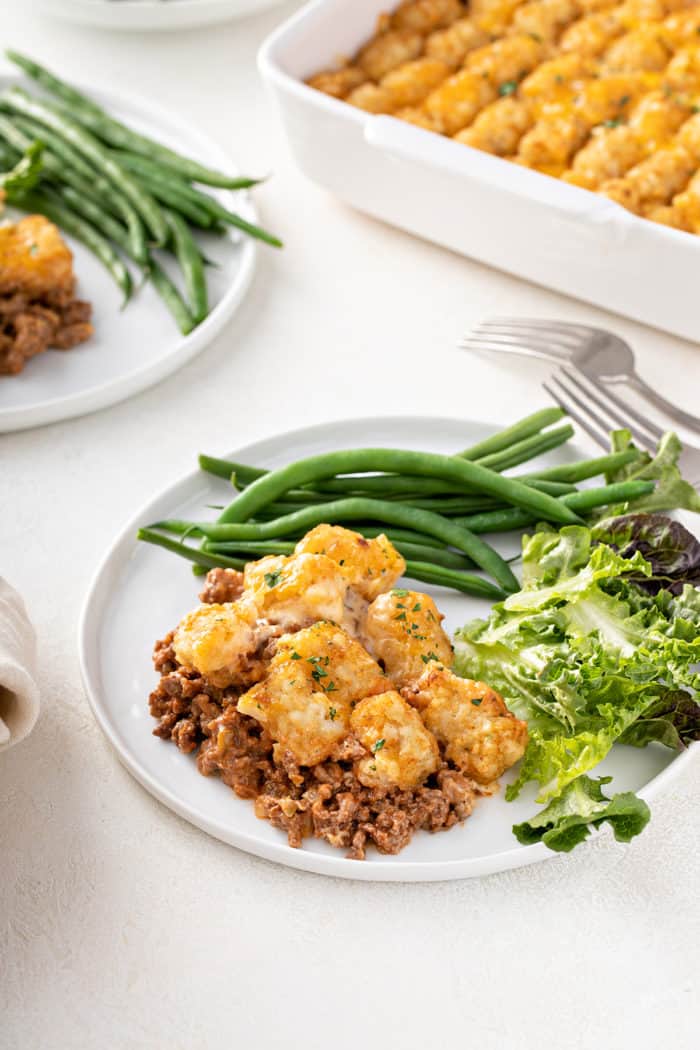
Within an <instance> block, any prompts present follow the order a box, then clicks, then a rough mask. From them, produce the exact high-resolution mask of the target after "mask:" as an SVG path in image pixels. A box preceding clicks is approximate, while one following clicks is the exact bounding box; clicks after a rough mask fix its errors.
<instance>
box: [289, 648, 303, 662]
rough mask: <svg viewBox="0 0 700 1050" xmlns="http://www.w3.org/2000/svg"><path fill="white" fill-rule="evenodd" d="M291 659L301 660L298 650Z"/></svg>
mask: <svg viewBox="0 0 700 1050" xmlns="http://www.w3.org/2000/svg"><path fill="white" fill-rule="evenodd" d="M291 659H292V660H301V657H300V656H299V653H298V652H297V651H296V649H295V650H294V652H293V653H292V656H291Z"/></svg>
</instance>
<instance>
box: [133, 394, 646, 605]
mask: <svg viewBox="0 0 700 1050" xmlns="http://www.w3.org/2000/svg"><path fill="white" fill-rule="evenodd" d="M563 416H564V412H563V411H562V410H561V409H559V408H546V409H542V410H541V411H539V412H535V413H533V414H532V415H530V416H527V417H526V418H525V419H522V420H520V421H519V422H518V423H516V424H514V425H513V426H511V427H508V428H506V429H505V430H501V431H499V432H498V433H496V434H494V435H493V436H492V437H489V438H487V439H486V440H484V441H481V442H479V443H478V444H477V445H474V446H472V447H471V448H468V449H464V450H463V451H462V452H459V453H457V454H456V455H452V456H443V455H436V454H434V453H431V452H410V451H406V450H405V449H386V448H365V449H350V450H347V451H341V452H327V453H323V454H322V455H318V456H311V457H309V458H308V459H302V460H297V461H296V462H294V463H290V464H289V465H288V466H286V467H282V468H280V469H278V470H273V471H266V470H262V469H261V468H258V467H252V466H249V465H247V464H244V463H235V462H233V461H231V460H224V459H217V458H215V457H213V456H206V455H201V456H200V457H199V465H200V467H201V469H202V470H204V471H206V472H207V473H209V474H213V475H215V476H216V477H220V478H224V479H225V480H227V481H230V482H231V484H232V485H233V487H234V488H235V489H236V490H237V493H238V494H237V495H236V497H235V498H234V499H233V500H232V501H231V502H230V503H229V504H228V505H227V506H226V507H222V508H219V509H220V510H221V513H220V514H219V517H218V518H217V520H216V521H212V522H205V521H183V520H180V519H168V520H164V521H159V522H156V523H155V524H154V525H151V526H149V527H148V528H143V529H140V530H139V533H138V538H139V539H141V540H144V541H145V542H147V543H153V544H156V545H157V546H160V547H164V548H165V549H166V550H169V551H172V552H173V553H174V554H178V555H180V556H181V557H183V558H186V559H188V560H189V561H191V562H193V565H194V571H195V572H205V571H206V570H207V569H210V568H214V567H216V566H220V567H224V568H233V569H243V568H244V567H245V565H246V563H247V562H248V561H251V560H254V559H256V558H260V557H263V556H265V555H267V554H291V553H292V552H293V550H294V544H295V542H296V541H297V540H298V539H299V538H300V537H301V536H303V535H304V534H305V533H306V532H307V531H308V530H309V529H311V528H313V527H314V526H316V525H320V524H324V523H326V524H331V525H333V524H343V525H344V524H350V523H351V524H352V528H354V529H355V530H356V531H357V532H360V533H361V534H362V535H363V536H366V537H367V538H372V537H374V536H377V535H379V533H381V532H383V533H385V534H386V536H387V537H388V538H389V539H390V540H391V542H392V543H393V544H394V546H395V547H396V548H397V550H398V551H399V552H400V553H401V554H402V555H403V557H404V558H405V559H406V576H408V577H409V578H411V579H414V580H420V581H422V582H423V583H432V584H436V585H440V586H444V587H451V588H453V589H454V590H457V591H461V592H462V593H465V594H472V595H475V596H477V597H480V598H488V599H490V600H496V601H497V600H500V599H502V598H504V597H505V596H506V594H508V593H510V592H513V591H516V590H518V589H519V587H520V584H519V582H518V580H517V578H516V577H515V575H514V574H513V571H512V569H511V567H510V565H509V564H508V562H507V561H506V560H505V559H504V558H502V557H501V555H500V554H499V553H498V552H497V551H496V550H495V549H494V548H493V547H492V546H491V545H490V544H489V543H487V542H486V541H485V540H483V539H482V538H481V535H480V534H482V533H488V532H494V533H495V532H505V531H510V530H512V529H522V528H526V527H528V526H531V525H534V524H536V523H537V522H539V521H543V522H548V523H550V524H575V523H581V520H582V519H581V517H580V516H579V515H581V514H586V513H587V512H590V511H592V510H593V509H595V508H598V507H604V506H608V505H609V504H613V503H618V502H622V501H626V500H631V499H636V498H637V497H639V496H643V495H647V494H648V493H649V492H651V491H652V490H653V488H654V482H653V481H625V482H618V483H616V484H612V485H602V486H599V487H597V488H587V489H582V490H580V491H579V490H578V489H577V487H576V485H577V484H578V482H581V481H585V480H588V479H590V478H595V477H598V476H600V475H603V474H605V473H608V472H612V471H615V470H618V469H619V468H620V467H621V466H623V465H624V464H626V463H629V462H631V461H632V459H634V458H636V456H637V452H636V451H635V450H634V449H632V450H629V451H624V452H615V453H611V454H610V455H607V456H599V457H597V458H596V459H587V460H579V461H578V462H575V463H570V464H569V463H567V464H562V465H561V466H558V467H552V468H549V469H544V470H539V471H535V472H534V473H526V474H519V475H517V476H515V477H505V476H504V475H503V474H502V473H501V471H503V470H505V469H508V468H510V467H514V466H518V465H519V464H521V463H524V462H528V461H529V460H530V459H534V458H535V457H536V456H539V455H541V454H542V453H543V452H546V451H549V450H550V449H553V448H556V447H557V446H559V445H563V444H564V443H565V442H566V441H568V440H569V438H570V437H571V436H572V434H573V429H572V427H571V426H570V425H569V424H568V423H567V424H564V425H563V426H560V427H554V426H553V424H555V423H558V422H559V421H560V420H561V419H562V417H563ZM548 428H549V429H548ZM173 537H176V538H173ZM189 538H196V539H198V540H199V545H198V546H194V545H192V544H189V543H187V542H186V541H187V540H188V539H189ZM474 569H478V570H481V572H483V573H485V576H480V575H477V573H476V572H474V571H472V570H474Z"/></svg>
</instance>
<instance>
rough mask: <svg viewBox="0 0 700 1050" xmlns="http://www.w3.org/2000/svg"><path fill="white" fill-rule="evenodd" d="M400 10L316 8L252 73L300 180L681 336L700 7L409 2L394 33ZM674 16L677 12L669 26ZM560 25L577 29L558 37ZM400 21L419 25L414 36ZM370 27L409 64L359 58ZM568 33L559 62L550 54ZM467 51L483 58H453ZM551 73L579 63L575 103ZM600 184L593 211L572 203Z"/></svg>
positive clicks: (689, 320) (285, 31)
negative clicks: (273, 104)
mask: <svg viewBox="0 0 700 1050" xmlns="http://www.w3.org/2000/svg"><path fill="white" fill-rule="evenodd" d="M664 3H665V6H664ZM635 4H636V5H637V6H636V7H635V6H634V5H635ZM645 4H646V7H644V5H645ZM654 5H656V8H658V10H659V14H660V15H663V17H659V19H658V20H657V21H658V25H657V26H655V25H654V23H653V19H652V18H651V17H648V18H644V17H643V15H644V14H647V15H651V14H653V10H655V9H656V8H655V7H654ZM396 7H397V5H394V15H393V16H392V15H390V16H389V18H392V19H393V21H389V20H388V19H386V16H384V11H385V8H386V0H352V2H350V0H315V2H313V3H310V4H308V5H307V6H306V7H304V8H303V9H302V10H301V11H300V12H299V13H298V14H297V15H296V16H294V17H293V18H291V19H290V20H289V21H288V22H287V23H285V24H284V25H283V26H282V27H281V28H280V29H278V30H277V32H276V33H274V34H273V36H272V37H271V38H270V39H269V40H268V41H267V42H266V43H265V44H264V45H263V48H262V50H261V53H260V68H261V71H262V73H263V76H264V77H265V79H266V80H267V81H268V82H269V83H270V85H271V86H272V88H273V91H274V93H275V96H276V98H277V101H278V103H279V105H280V108H281V111H282V116H283V119H284V122H285V125H286V128H287V132H288V135H289V139H290V142H291V145H292V149H293V152H294V154H295V156H296V159H297V161H298V162H299V164H300V166H301V167H302V169H303V170H304V171H305V172H306V173H307V174H308V175H309V176H310V177H312V178H313V179H315V180H316V181H317V182H319V183H321V184H323V185H325V186H327V187H328V188H330V189H331V190H333V191H334V192H336V193H338V195H340V196H342V197H343V198H344V199H346V200H347V201H349V202H350V203H352V204H354V205H355V206H357V207H359V208H361V209H363V210H365V211H367V212H369V213H371V214H373V215H375V216H377V217H379V218H383V219H385V220H387V221H389V222H391V223H394V224H395V225H398V226H400V227H402V228H404V229H406V230H409V231H411V232H414V233H417V234H419V235H420V236H423V237H426V238H428V239H430V240H433V241H436V242H437V243H439V244H443V245H445V246H447V247H449V248H452V249H453V250H456V251H458V252H461V253H462V254H465V255H469V256H472V257H474V258H476V259H480V260H482V261H484V262H486V263H488V264H490V265H493V266H496V267H499V268H501V269H504V270H507V271H508V272H510V273H514V274H516V275H518V276H521V277H524V278H527V279H530V280H533V281H536V282H538V283H540V284H543V285H545V286H548V287H550V288H553V289H555V290H558V291H562V292H565V293H567V294H569V295H574V296H576V297H578V298H581V299H584V300H587V301H589V302H592V303H595V304H597V305H600V306H603V307H606V308H608V309H611V310H614V311H617V312H619V313H621V314H624V315H626V316H629V317H632V318H633V319H635V320H639V321H642V322H644V323H647V324H651V325H655V326H657V327H660V328H664V329H666V330H668V331H671V332H674V333H676V334H678V335H681V336H685V337H687V338H690V339H697V338H698V337H699V336H700V319H698V317H697V314H696V311H695V309H694V303H693V291H692V289H694V286H695V268H696V267H697V265H698V262H699V261H700V242H699V241H698V240H697V238H696V237H695V236H694V235H689V233H688V232H685V230H690V229H692V228H693V225H692V224H693V222H694V221H695V217H694V215H695V213H694V211H693V207H694V189H693V183H692V179H693V175H694V174H695V169H696V167H697V163H696V160H697V161H700V150H698V153H697V158H696V157H695V153H694V150H695V145H694V142H695V140H694V137H693V135H692V134H690V133H689V131H692V130H693V129H695V128H696V125H697V130H698V132H699V135H698V139H699V141H700V114H696V112H695V107H696V95H697V96H698V97H699V99H700V33H698V32H697V28H698V26H700V6H698V5H697V4H695V5H688V4H687V3H686V4H683V0H627V3H626V4H614V3H609V4H608V5H607V7H606V6H605V0H539V2H537V0H535V2H530V3H518V2H517V0H499V3H498V7H496V5H495V4H494V2H493V0H475V2H474V10H473V11H472V14H471V15H469V14H468V13H467V14H465V5H464V4H461V3H459V2H458V0H454V2H453V0H423V2H419V3H418V4H415V3H414V4H412V5H410V7H409V5H406V4H404V5H400V7H399V8H398V18H397V15H396ZM671 7H676V8H678V10H677V11H676V12H671V15H670V17H669V10H670V8H671ZM486 8H488V9H489V12H490V14H489V16H488V17H490V18H491V22H490V25H489V29H488V34H487V35H488V37H489V38H495V39H489V42H488V43H486V44H484V43H483V42H482V40H481V38H480V37H479V35H478V33H477V35H476V36H475V35H474V27H475V26H476V27H477V29H478V28H479V27H478V26H477V22H476V15H475V12H477V11H478V10H479V9H481V10H482V13H483V12H484V11H485V10H486ZM595 8H599V9H600V10H598V11H596V10H592V13H591V14H590V15H588V16H586V15H585V10H586V9H595ZM686 9H687V10H686ZM441 11H442V14H440V12H441ZM582 11H583V12H584V15H583V17H581V14H580V13H581V12H582ZM436 12H437V19H436V20H435V24H434V25H431V24H430V15H431V13H432V14H433V15H434V14H435V13H436ZM543 12H544V14H547V18H545V17H544V14H543ZM565 12H569V15H571V14H572V13H573V14H576V12H579V17H578V18H570V24H566V25H565V26H564V27H562V24H561V23H562V21H563V20H564V21H565V18H566V14H565ZM416 14H417V15H418V16H419V17H420V16H426V17H427V21H426V22H425V23H424V24H423V25H420V24H416V23H415V21H414V23H413V25H412V24H411V18H412V17H413V16H414V15H416ZM380 16H384V18H385V20H384V21H383V22H380V23H379V26H380V29H383V30H384V31H385V32H386V31H387V30H389V31H390V32H393V31H395V30H400V33H397V34H396V35H395V36H394V38H393V40H394V43H395V44H396V45H399V44H404V45H408V51H404V52H402V51H401V48H400V47H398V48H395V49H394V53H393V55H392V54H391V50H392V49H391V48H387V47H386V44H387V40H386V37H383V38H382V37H381V36H380V37H379V38H378V39H375V41H374V43H372V44H370V46H369V47H368V46H367V44H368V41H370V40H371V38H372V36H373V34H374V33H375V32H376V30H377V25H378V19H379V18H380ZM536 16H537V17H536ZM484 17H485V16H484V15H483V14H482V24H488V19H487V22H486V23H484V22H483V18H484ZM516 17H517V18H519V19H520V23H521V25H522V26H523V27H524V26H527V28H526V29H524V32H522V33H520V32H516V31H515V29H514V28H513V26H512V25H511V28H510V29H508V25H510V24H511V23H512V22H513V19H514V18H516ZM406 18H408V22H406ZM497 18H500V19H501V22H502V23H504V24H503V25H499V23H498V21H497ZM674 18H675V19H676V21H675V23H674V21H673V19H674ZM494 19H496V20H494ZM547 19H549V21H548V20H547ZM557 19H558V20H559V21H558V22H557ZM595 19H597V21H595ZM693 19H695V21H693ZM610 20H612V22H611V21H610ZM695 22H697V23H698V25H697V26H696V25H695ZM458 23H461V26H458ZM613 24H614V25H615V27H619V26H622V29H619V28H614V29H613V28H611V26H612V25H613ZM650 25H651V28H650ZM469 26H471V28H469ZM548 26H549V28H548ZM577 26H578V28H577ZM552 27H554V28H552ZM596 27H597V29H596V32H598V36H599V37H604V36H605V32H607V33H608V38H607V43H606V44H604V45H603V44H601V43H600V41H599V42H598V44H595V45H594V44H593V43H592V42H591V40H592V38H591V39H589V36H590V34H591V33H592V32H593V30H594V29H595V28H596ZM627 27H629V28H627ZM693 27H695V28H693ZM458 29H461V33H460V32H457V30H458ZM657 30H658V31H657ZM548 33H549V34H550V38H551V39H550V41H549V43H548V44H546V43H545V42H546V39H547V34H548ZM567 33H568V34H569V36H568V38H567V39H568V40H569V41H570V42H571V41H573V43H572V44H571V45H570V47H569V50H568V52H567V51H565V50H561V49H562V47H563V43H562V41H563V38H564V36H565V35H566V34H567ZM470 34H471V39H472V40H479V44H480V46H479V47H474V48H471V49H468V50H467V51H466V52H465V53H464V54H460V51H459V49H460V47H461V46H463V45H464V40H465V39H467V38H469V37H470ZM455 40H456V43H455ZM525 40H527V41H528V43H527V44H526V43H525ZM518 41H519V43H518ZM587 41H588V42H587ZM696 42H697V43H696ZM529 45H531V47H530V46H529ZM574 45H575V46H574ZM440 47H441V48H442V51H440ZM361 48H362V49H363V51H360V49H361ZM557 48H559V50H560V51H561V53H559V52H558V51H557ZM596 48H597V51H596ZM358 52H360V53H359V55H358ZM410 54H412V55H413V57H408V56H409V55H410ZM349 56H356V57H355V59H352V58H350V57H349ZM470 56H471V57H470ZM528 56H529V57H528ZM549 56H551V57H549ZM664 59H666V61H665V64H664ZM552 61H555V62H557V61H558V62H560V63H561V62H562V61H563V62H564V72H565V69H566V63H568V65H569V67H570V69H571V68H573V66H574V65H576V64H578V65H579V67H580V72H579V74H578V77H579V79H578V81H576V84H575V86H574V89H573V90H572V89H571V85H570V83H566V82H565V76H564V72H563V71H561V70H560V71H559V72H558V73H557V72H556V70H554V71H553V70H552V67H551V65H550V66H549V68H547V64H548V63H551V62H552ZM392 63H396V64H395V65H392ZM470 63H471V64H470ZM674 63H675V65H674ZM608 65H609V66H610V70H608V68H607V67H608ZM659 65H661V66H662V68H661V69H654V68H651V67H653V66H659ZM632 66H634V67H635V68H634V69H632V68H631V67H632ZM538 67H539V69H538ZM696 68H697V70H698V72H697V86H695V85H696V82H695V80H694V77H695V76H696V74H695V72H694V70H695V69H696ZM543 69H544V74H542V70H543ZM319 71H322V72H323V71H326V72H325V73H324V74H323V75H322V76H320V77H319V76H318V74H319ZM338 71H341V72H340V73H338ZM343 71H344V72H343ZM438 74H439V75H438ZM538 76H540V88H541V87H542V83H543V80H542V77H543V76H544V81H545V82H546V87H545V89H544V93H543V95H542V96H541V98H540V99H539V100H538V99H536V98H534V96H535V94H536V93H535V92H534V90H533V89H532V84H533V82H534V84H535V85H536V84H537V77H538ZM548 76H549V80H547V78H548ZM557 76H559V77H561V78H562V79H561V83H560V82H559V81H557V79H556V77H557ZM334 77H335V78H336V81H337V82H338V83H336V84H334V81H333V78H334ZM309 78H311V83H312V84H315V85H317V86H316V87H311V86H309V85H308V84H307V83H305V81H306V80H307V79H309ZM669 78H670V83H671V84H672V85H675V86H674V87H673V88H672V90H669ZM477 79H478V81H482V82H483V84H484V85H485V88H484V89H483V90H482V91H477V90H476V89H477V86H478V83H477ZM528 81H529V84H530V89H531V96H530V97H528V95H527V89H528ZM319 88H320V89H321V90H319ZM623 89H624V90H623ZM474 92H476V94H474ZM567 92H568V95H567ZM337 95H344V96H346V97H347V98H348V101H347V102H346V101H344V100H343V98H339V97H334V96H337ZM579 96H582V100H581V98H579ZM474 98H477V99H478V100H480V103H481V104H480V105H476V104H474V102H473V99H474ZM533 98H534V101H533ZM470 99H471V100H472V101H470ZM608 110H610V112H609V113H608ZM645 113H646V116H645ZM397 117H398V118H400V119H396V118H397ZM696 118H697V119H696ZM635 119H637V125H635V123H634V121H635ZM499 120H500V122H501V123H500V124H499ZM509 121H510V122H512V126H511V123H509ZM674 123H675V124H676V126H675V128H674V126H673V125H674ZM637 126H639V127H640V128H641V133H640V132H639V131H638V130H637ZM630 127H631V128H632V133H630ZM435 132H438V134H436V133H435ZM616 133H617V134H616ZM681 133H684V137H683V138H682V139H681V140H680V141H677V138H676V137H677V135H678V134H681ZM455 136H456V137H455ZM662 137H665V138H666V139H667V141H666V142H662V141H661V139H662ZM475 147H478V148H475ZM603 147H605V148H603ZM625 147H626V148H625ZM487 150H489V151H487ZM635 150H636V153H635ZM519 153H520V154H521V155H520V156H519V155H518V154H519ZM659 156H660V157H661V162H660V163H659V161H658V160H657V158H658V157H659ZM505 157H510V158H514V159H517V160H518V163H517V164H516V163H511V162H507V161H506V160H505V159H504V158H505ZM630 157H631V158H632V160H631V161H630V160H629V158H630ZM645 162H646V163H647V168H646V169H645V167H644V165H645ZM651 162H655V164H652V163H651ZM650 165H651V170H649V167H650ZM640 168H641V173H638V172H639V169H640ZM538 169H539V170H538ZM552 175H556V176H563V178H561V177H559V178H552V177H551V176H552ZM630 180H631V181H630ZM696 181H697V180H696ZM596 182H598V183H599V185H596ZM604 183H605V184H606V185H605V193H606V195H601V194H594V193H591V192H589V190H588V189H582V188H581V187H582V185H583V186H589V187H591V188H597V189H600V188H602V185H603V184H604ZM610 183H614V184H615V185H609V184H610ZM399 186H400V190H401V191H400V193H399V192H397V187H399ZM630 186H631V187H632V188H631V189H630ZM635 194H636V197H635ZM683 194H685V198H684V199H683ZM679 196H680V197H681V199H680V200H679V199H678V198H679ZM618 201H624V203H625V205H626V206H627V208H629V207H630V206H633V207H635V210H636V211H637V212H638V214H633V213H632V212H631V211H628V210H626V209H623V207H621V206H620V203H618ZM645 214H647V215H649V217H650V218H654V219H656V220H657V222H655V223H652V222H649V221H647V220H646V219H645V218H643V217H641V216H643V215H645ZM660 223H668V224H669V225H661V224H660ZM678 226H683V227H684V229H683V230H679V229H678V228H674V227H678Z"/></svg>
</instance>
